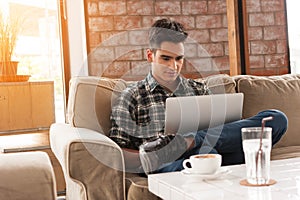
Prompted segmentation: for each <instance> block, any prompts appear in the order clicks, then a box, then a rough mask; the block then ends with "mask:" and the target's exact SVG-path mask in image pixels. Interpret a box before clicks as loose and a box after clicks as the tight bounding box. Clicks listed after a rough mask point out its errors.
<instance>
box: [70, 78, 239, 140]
mask: <svg viewBox="0 0 300 200" xmlns="http://www.w3.org/2000/svg"><path fill="white" fill-rule="evenodd" d="M197 81H200V82H205V83H206V84H207V86H208V87H209V88H210V89H211V91H212V93H213V94H219V93H235V87H236V84H235V81H234V79H233V78H232V77H230V76H228V75H225V74H219V75H214V76H209V77H207V78H204V79H197ZM128 84H129V82H126V81H124V80H122V79H109V78H102V77H91V76H90V77H74V78H72V79H71V81H70V90H69V100H68V108H67V121H68V123H69V124H70V125H72V126H75V127H82V128H89V129H92V130H95V131H98V132H100V133H102V134H105V135H108V132H109V129H110V128H111V122H110V114H111V105H112V103H113V101H115V99H116V97H117V96H118V95H119V94H120V92H121V91H122V90H124V89H125V88H126V87H127V85H128Z"/></svg>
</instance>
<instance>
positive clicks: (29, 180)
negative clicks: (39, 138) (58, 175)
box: [0, 151, 57, 200]
mask: <svg viewBox="0 0 300 200" xmlns="http://www.w3.org/2000/svg"><path fill="white" fill-rule="evenodd" d="M56 198H57V196H56V182H55V176H54V171H53V168H52V165H51V161H50V158H49V156H48V154H47V153H45V152H41V151H32V152H18V153H0V199H1V200H41V199H42V200H56Z"/></svg>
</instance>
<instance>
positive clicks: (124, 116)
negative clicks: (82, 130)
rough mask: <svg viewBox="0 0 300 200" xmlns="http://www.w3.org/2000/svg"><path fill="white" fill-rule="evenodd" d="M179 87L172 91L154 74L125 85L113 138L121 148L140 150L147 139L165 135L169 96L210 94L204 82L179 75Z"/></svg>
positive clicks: (116, 106)
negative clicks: (166, 103) (166, 109)
mask: <svg viewBox="0 0 300 200" xmlns="http://www.w3.org/2000/svg"><path fill="white" fill-rule="evenodd" d="M179 79H180V83H179V85H178V87H177V89H176V90H175V91H174V92H173V93H170V92H168V91H166V90H165V89H164V88H163V87H162V86H161V85H159V84H158V82H157V81H156V80H155V79H154V78H153V76H152V75H151V73H149V74H148V76H147V77H146V78H145V79H144V80H141V81H138V82H136V83H135V84H133V85H131V86H129V87H128V88H126V89H125V90H124V91H123V92H122V93H121V95H120V96H119V98H118V100H117V101H116V103H115V104H114V105H113V108H112V114H111V122H112V128H111V130H110V138H111V139H112V140H114V141H115V142H116V143H117V144H118V145H120V147H122V148H129V149H136V150H137V149H138V148H139V146H140V145H141V144H142V143H143V142H146V141H150V140H153V139H156V138H157V137H158V136H159V135H160V134H164V125H165V102H166V99H167V98H168V97H176V96H194V95H207V94H210V90H209V89H208V88H207V87H206V85H205V84H203V83H200V82H196V81H194V80H192V79H185V78H183V77H179Z"/></svg>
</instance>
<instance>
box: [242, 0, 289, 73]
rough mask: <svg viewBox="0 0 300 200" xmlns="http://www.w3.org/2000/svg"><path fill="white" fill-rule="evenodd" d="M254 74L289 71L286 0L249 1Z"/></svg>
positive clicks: (251, 61)
mask: <svg viewBox="0 0 300 200" xmlns="http://www.w3.org/2000/svg"><path fill="white" fill-rule="evenodd" d="M247 12H248V21H249V22H248V25H249V28H248V37H249V53H250V67H251V74H257V75H272V74H284V73H288V59H289V58H288V44H287V43H288V42H287V27H286V24H287V22H286V21H287V20H286V14H285V0H250V1H248V0H247Z"/></svg>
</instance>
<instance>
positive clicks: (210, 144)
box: [155, 110, 288, 173]
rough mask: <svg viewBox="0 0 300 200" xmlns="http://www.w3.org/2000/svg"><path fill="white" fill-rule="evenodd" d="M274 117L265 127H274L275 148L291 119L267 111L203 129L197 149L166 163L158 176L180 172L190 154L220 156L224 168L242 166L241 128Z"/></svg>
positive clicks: (259, 124) (196, 138) (197, 138)
mask: <svg viewBox="0 0 300 200" xmlns="http://www.w3.org/2000/svg"><path fill="white" fill-rule="evenodd" d="M269 116H273V120H271V121H267V122H266V125H265V126H266V127H272V145H274V144H276V143H277V142H278V141H279V140H280V138H281V137H282V136H283V135H284V133H285V132H286V130H287V124H288V119H287V117H286V115H285V114H284V113H282V112H281V111H278V110H265V111H261V112H259V113H258V114H257V115H255V116H253V117H250V118H247V119H242V120H239V121H235V122H231V123H227V124H224V125H221V126H217V127H213V128H209V129H206V130H200V131H197V132H196V133H193V136H194V140H195V146H194V147H193V148H192V149H190V150H188V151H186V152H185V153H184V154H183V155H182V156H181V157H180V158H179V159H177V160H176V161H174V162H171V163H167V164H165V165H163V166H162V167H161V168H160V169H158V170H157V171H156V172H155V173H162V172H172V171H180V170H182V169H183V167H182V163H183V160H185V159H187V158H189V157H190V156H191V155H195V154H203V153H219V154H221V155H222V165H223V166H224V165H233V164H242V163H244V162H245V160H244V152H243V148H242V135H241V128H243V127H260V126H261V121H262V119H263V118H265V117H269Z"/></svg>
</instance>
